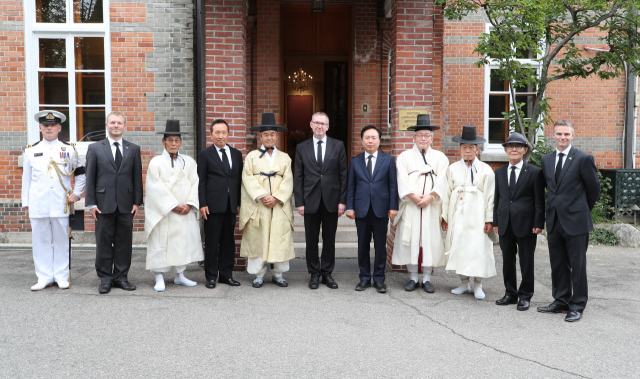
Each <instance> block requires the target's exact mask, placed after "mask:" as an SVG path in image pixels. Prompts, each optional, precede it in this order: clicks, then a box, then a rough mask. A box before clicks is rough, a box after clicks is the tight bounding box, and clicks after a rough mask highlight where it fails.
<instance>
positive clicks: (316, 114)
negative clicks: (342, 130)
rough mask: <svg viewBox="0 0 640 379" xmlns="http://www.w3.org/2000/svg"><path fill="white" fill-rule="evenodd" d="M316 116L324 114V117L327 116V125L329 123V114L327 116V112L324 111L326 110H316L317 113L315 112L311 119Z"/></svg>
mask: <svg viewBox="0 0 640 379" xmlns="http://www.w3.org/2000/svg"><path fill="white" fill-rule="evenodd" d="M316 116H324V117H326V118H327V125H329V116H327V114H326V113H324V112H316V113H314V114H313V116H311V119H312V120H313V118H314V117H316Z"/></svg>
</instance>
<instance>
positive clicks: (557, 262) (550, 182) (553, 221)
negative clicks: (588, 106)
mask: <svg viewBox="0 0 640 379" xmlns="http://www.w3.org/2000/svg"><path fill="white" fill-rule="evenodd" d="M573 137H574V134H573V125H572V124H571V123H570V122H569V121H566V120H560V121H558V122H556V123H555V125H554V126H553V139H554V140H555V141H556V151H554V152H552V153H549V154H547V155H545V156H544V157H542V174H543V179H544V184H545V186H546V187H547V205H546V210H547V230H548V231H549V234H548V237H547V238H548V241H549V261H550V262H551V284H552V295H553V298H554V299H555V300H554V301H553V303H551V304H550V305H549V306H546V307H538V312H545V313H560V312H563V311H564V312H568V313H567V316H566V318H565V321H569V322H573V321H578V320H580V318H581V317H582V312H583V311H584V308H585V306H586V305H587V298H588V294H587V248H588V247H589V232H590V231H592V230H593V221H592V220H591V209H593V206H594V205H595V203H596V201H597V200H598V197H599V196H600V181H599V180H598V169H597V168H596V164H595V162H594V160H593V157H592V156H591V155H589V154H587V153H585V152H584V151H580V150H578V149H576V148H575V147H572V146H571V140H572V139H573ZM572 289H573V293H572Z"/></svg>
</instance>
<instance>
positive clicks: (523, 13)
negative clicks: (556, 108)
mask: <svg viewBox="0 0 640 379" xmlns="http://www.w3.org/2000/svg"><path fill="white" fill-rule="evenodd" d="M434 2H435V4H436V5H441V6H443V9H444V16H445V18H447V19H449V20H462V18H463V17H465V16H468V15H471V14H474V13H480V12H482V13H484V14H485V15H486V17H487V19H488V20H489V23H490V24H491V31H490V33H483V34H482V35H481V36H480V39H479V42H478V45H477V47H476V48H475V50H474V52H475V53H477V54H479V55H480V56H481V58H480V60H479V61H478V62H476V66H478V67H483V66H487V65H489V64H491V65H497V66H498V68H497V70H496V72H495V74H496V75H497V76H498V78H499V79H500V80H504V81H509V82H510V83H511V85H510V86H509V87H510V88H509V91H510V93H511V96H510V98H511V102H512V104H511V107H510V108H511V111H510V112H507V113H505V116H506V118H507V119H508V120H509V125H510V127H511V128H512V129H514V130H515V131H518V132H520V133H522V134H523V135H525V136H526V137H527V140H528V143H529V150H528V152H527V155H526V156H525V159H527V160H528V158H529V156H530V154H531V152H532V151H533V149H534V148H535V147H537V146H541V145H542V144H543V143H544V142H543V141H539V140H538V139H537V137H536V136H537V134H538V131H539V130H541V129H543V128H544V125H547V124H552V120H551V118H550V110H551V106H550V104H549V101H550V100H551V99H550V98H546V97H545V91H546V90H547V88H548V86H549V83H551V82H554V81H556V80H563V79H567V80H571V79H577V78H583V79H584V78H587V77H590V76H594V75H595V76H597V77H599V78H600V79H611V78H617V77H619V76H620V75H621V74H623V73H624V72H625V70H628V71H629V73H628V74H627V75H637V74H638V72H640V40H639V35H638V26H639V25H640V16H639V14H638V9H639V8H640V0H609V1H608V0H434ZM594 32H595V33H597V35H599V36H600V37H599V38H598V39H599V42H600V43H601V44H604V45H606V46H607V49H601V50H602V51H600V50H598V51H585V50H584V49H583V47H582V46H579V45H577V42H576V39H577V38H578V37H581V36H584V35H585V34H587V33H589V34H592V33H594ZM523 52H531V55H530V57H531V60H530V61H528V62H535V63H536V65H535V66H533V65H532V64H531V63H528V62H527V61H525V62H523V61H522V59H521V58H522V57H523ZM522 87H529V88H533V89H534V91H535V93H536V96H535V100H534V102H533V107H532V112H531V117H530V119H525V118H524V111H523V109H522V107H523V106H524V105H525V103H518V102H517V97H516V90H515V89H516V88H522ZM536 145H537V146H536Z"/></svg>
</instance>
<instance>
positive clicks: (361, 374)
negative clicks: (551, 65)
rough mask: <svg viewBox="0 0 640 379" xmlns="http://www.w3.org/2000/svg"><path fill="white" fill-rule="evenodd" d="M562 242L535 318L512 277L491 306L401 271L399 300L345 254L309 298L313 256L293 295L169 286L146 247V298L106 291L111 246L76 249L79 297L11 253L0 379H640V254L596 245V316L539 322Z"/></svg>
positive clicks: (142, 281)
mask: <svg viewBox="0 0 640 379" xmlns="http://www.w3.org/2000/svg"><path fill="white" fill-rule="evenodd" d="M545 248H546V246H544V245H542V246H540V247H539V249H538V252H537V253H536V264H535V265H536V268H535V279H536V283H535V295H534V297H533V299H532V308H531V309H530V310H529V311H526V312H519V311H517V310H516V308H515V305H511V306H497V305H495V303H494V302H495V300H497V299H499V298H500V297H501V296H502V295H503V293H504V286H503V282H502V276H501V275H502V270H501V267H502V259H501V255H500V250H499V248H496V265H497V267H498V276H497V277H493V278H489V279H486V280H485V281H484V289H485V293H486V299H485V300H476V299H474V298H473V295H460V296H456V295H452V294H451V293H450V290H451V288H454V287H456V286H457V285H458V284H459V280H458V278H457V276H455V275H454V274H451V273H446V272H445V271H444V270H443V269H442V268H438V269H436V272H435V275H434V276H433V279H432V283H433V284H434V286H435V289H436V292H435V293H434V294H427V293H425V292H424V291H423V290H422V289H419V290H417V291H415V292H405V291H404V290H403V286H404V284H405V283H406V282H407V274H402V273H392V272H388V273H387V280H386V283H387V286H388V287H389V292H388V293H387V294H378V293H377V292H375V290H373V289H368V290H366V291H364V292H356V291H355V290H354V288H355V285H356V284H357V282H358V277H357V262H356V261H355V260H346V259H345V260H340V261H339V262H338V264H337V267H336V271H335V272H334V278H335V279H336V280H337V282H338V284H339V286H340V288H339V289H337V290H331V289H329V288H327V287H325V286H321V287H320V288H319V289H318V290H310V289H308V288H307V282H308V279H309V276H308V274H307V273H306V272H304V271H305V269H304V267H305V265H304V260H296V261H295V262H293V263H292V272H289V273H286V274H285V278H286V279H287V280H288V281H289V287H288V288H280V287H277V286H276V285H275V284H272V283H271V281H270V278H271V276H270V274H269V273H268V274H267V276H266V278H265V279H267V280H266V282H265V285H264V287H263V288H260V289H254V288H252V287H251V280H252V278H251V277H250V276H249V275H248V274H247V273H246V272H236V273H235V274H234V277H235V279H237V280H239V281H240V282H241V283H242V286H240V287H229V286H226V285H219V286H218V287H217V288H215V289H207V288H205V287H204V272H203V270H202V269H201V268H199V267H198V266H197V265H195V264H193V265H189V266H188V268H187V271H186V272H185V274H186V276H187V277H188V278H190V279H192V280H196V281H197V282H198V285H197V286H196V287H192V288H187V287H182V286H176V285H174V284H173V280H172V279H173V274H167V275H166V276H165V278H166V282H167V288H166V291H165V292H163V293H157V292H156V291H154V289H153V285H154V276H153V274H151V273H149V272H148V271H145V270H144V265H145V254H146V252H145V251H140V250H138V251H134V257H133V265H132V269H131V272H130V273H129V279H130V281H131V282H132V283H133V284H135V285H137V286H138V289H137V290H136V291H132V292H125V291H123V290H120V289H116V288H114V289H113V290H112V291H111V293H109V294H107V295H99V294H98V285H99V280H98V278H97V276H96V274H95V269H94V258H95V251H90V250H88V251H76V252H75V253H74V254H75V255H74V258H73V263H72V280H71V289H69V290H60V289H58V288H57V287H52V288H47V289H45V290H43V291H38V292H32V291H30V287H31V285H33V284H34V283H35V282H36V276H35V273H34V268H33V260H32V256H31V251H29V250H16V249H4V250H3V249H2V248H1V247H0V259H1V261H2V265H0V299H2V307H0V352H1V353H0V377H3V378H5V377H6V378H40V377H50V378H61V377H71V378H86V377H91V378H135V377H145V378H154V377H178V376H180V377H195V378H204V377H208V378H212V377H213V378H249V377H266V378H319V377H324V378H334V377H340V378H374V377H375V378H409V377H411V378H445V377H455V378H462V377H474V378H633V377H636V378H637V377H640V346H639V341H640V292H639V291H638V290H637V288H636V287H635V286H636V285H637V284H638V283H640V270H639V262H640V249H629V248H620V247H599V246H597V247H592V248H590V249H589V252H588V255H587V256H588V275H589V302H588V304H587V308H586V310H585V312H584V316H583V319H582V320H581V321H580V322H577V323H567V322H565V321H564V315H550V314H542V313H538V312H536V310H535V307H536V306H540V305H547V304H548V303H550V302H551V301H552V297H551V279H550V268H549V256H548V253H547V251H546V249H545Z"/></svg>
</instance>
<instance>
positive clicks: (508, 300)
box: [496, 295, 518, 305]
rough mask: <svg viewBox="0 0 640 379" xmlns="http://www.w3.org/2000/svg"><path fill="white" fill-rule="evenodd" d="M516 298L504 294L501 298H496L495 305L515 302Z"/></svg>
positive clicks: (516, 301)
mask: <svg viewBox="0 0 640 379" xmlns="http://www.w3.org/2000/svg"><path fill="white" fill-rule="evenodd" d="M517 303H518V298H517V297H516V296H509V295H504V296H503V297H502V299H499V300H496V305H510V304H517Z"/></svg>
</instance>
